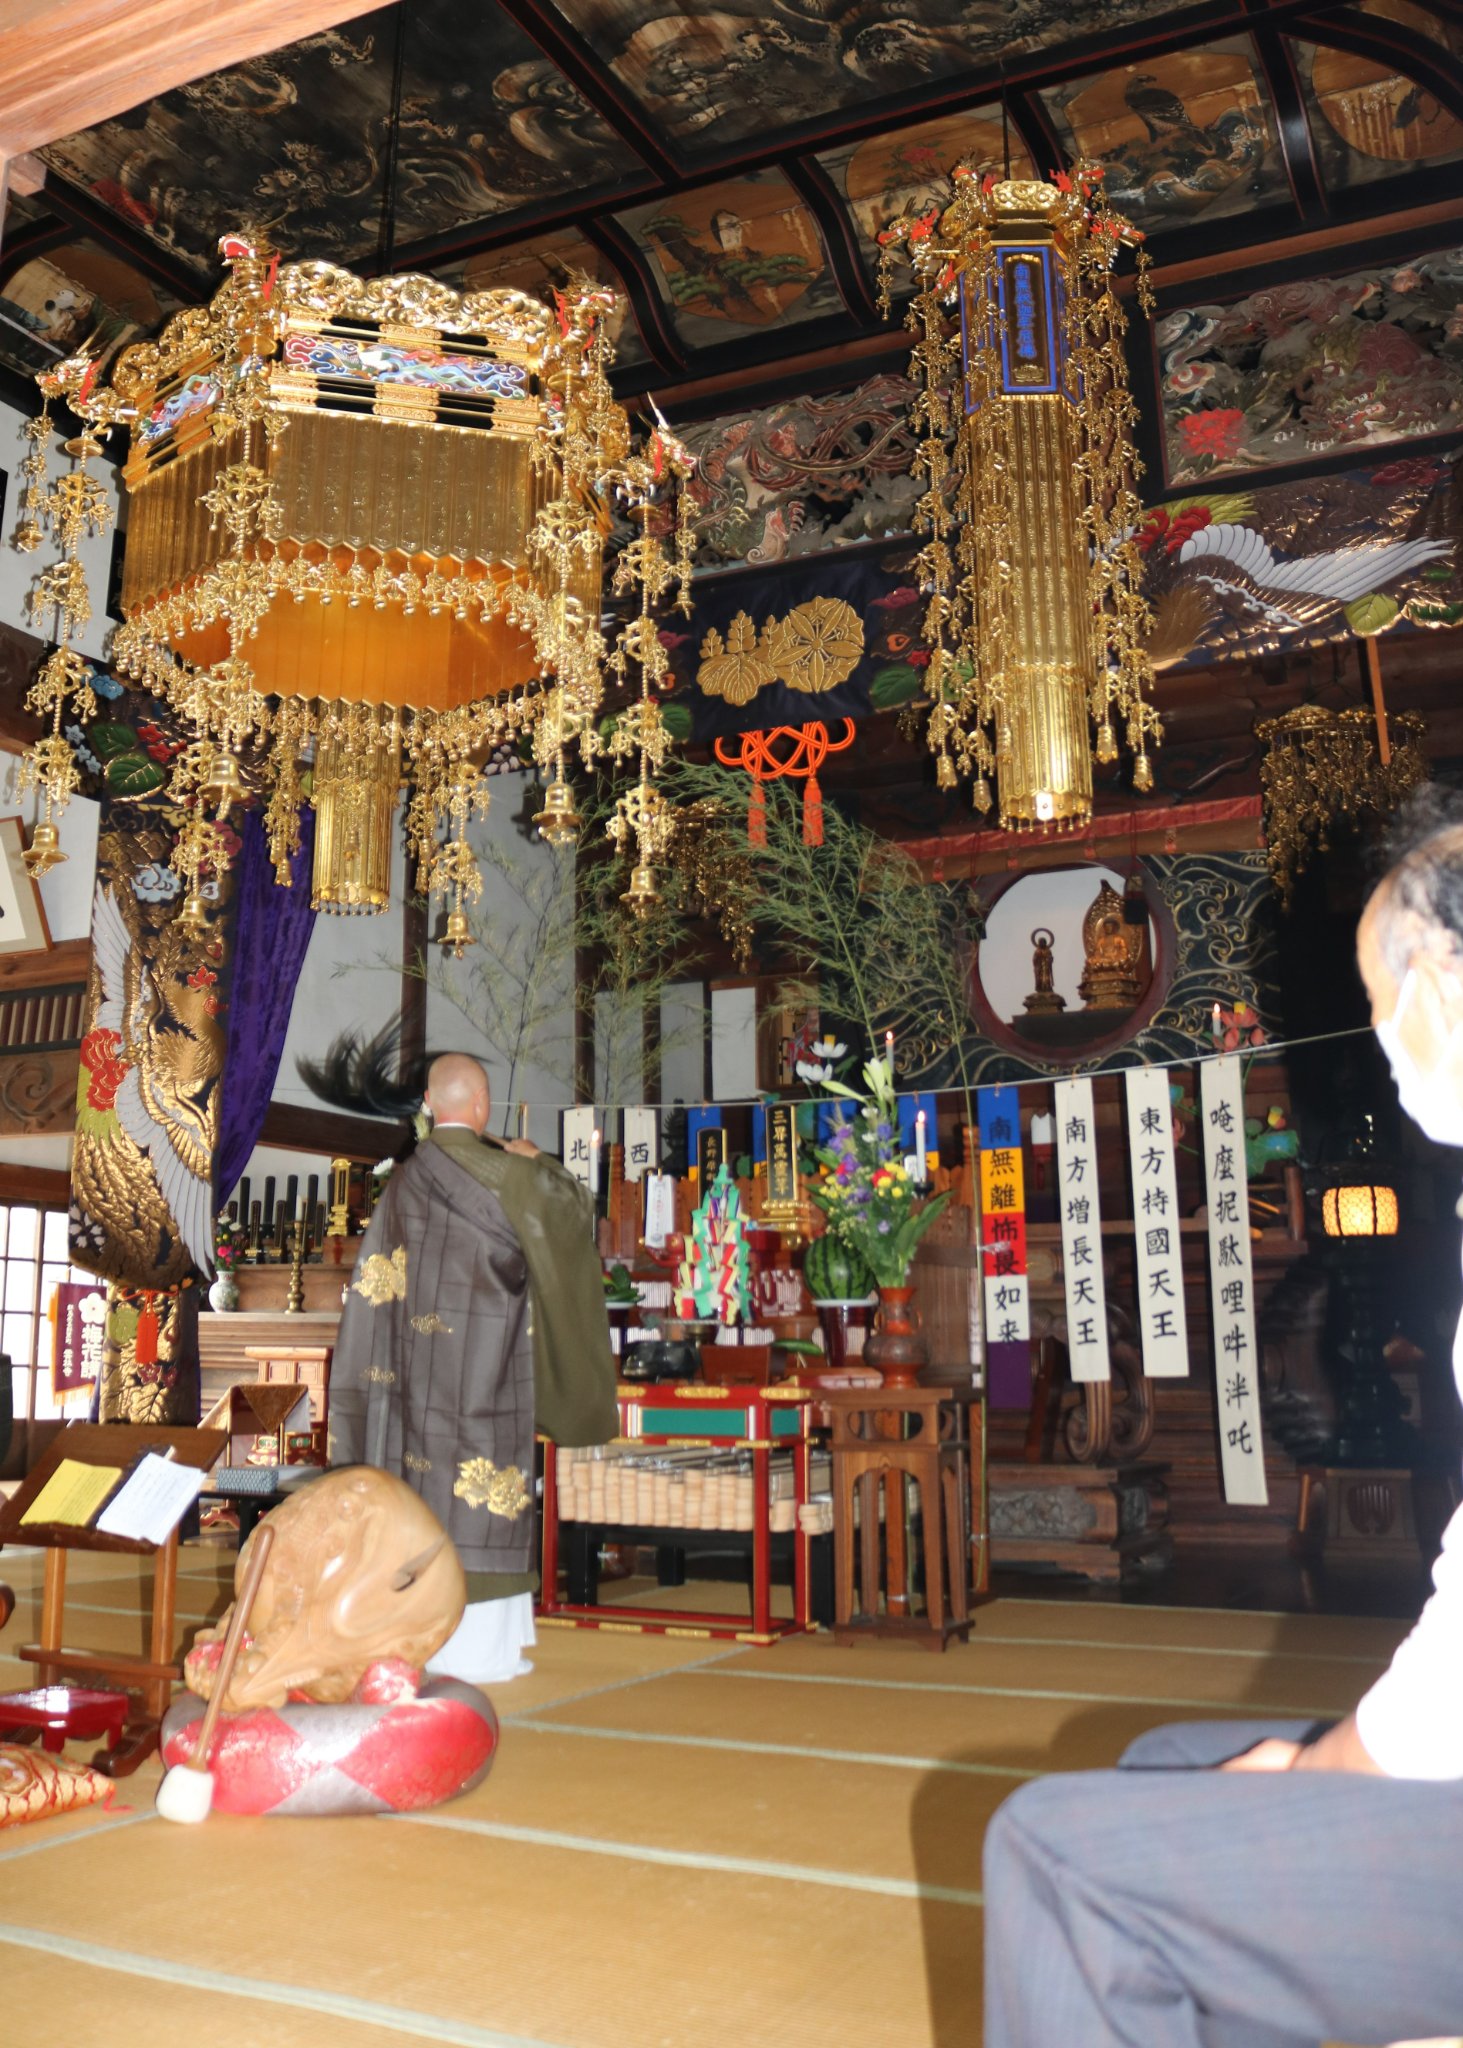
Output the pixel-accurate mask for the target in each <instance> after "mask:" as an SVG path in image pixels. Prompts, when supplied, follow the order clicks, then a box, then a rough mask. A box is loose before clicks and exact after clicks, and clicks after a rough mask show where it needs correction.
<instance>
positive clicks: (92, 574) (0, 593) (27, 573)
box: [0, 403, 117, 659]
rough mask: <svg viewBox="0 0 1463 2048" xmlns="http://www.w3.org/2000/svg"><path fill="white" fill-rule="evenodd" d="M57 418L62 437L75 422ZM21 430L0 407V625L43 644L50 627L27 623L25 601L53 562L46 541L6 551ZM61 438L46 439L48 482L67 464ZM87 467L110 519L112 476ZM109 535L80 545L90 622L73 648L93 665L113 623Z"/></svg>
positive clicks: (16, 497) (9, 410) (101, 466)
mask: <svg viewBox="0 0 1463 2048" xmlns="http://www.w3.org/2000/svg"><path fill="white" fill-rule="evenodd" d="M60 417H61V419H62V421H63V423H64V424H65V425H66V429H67V432H68V433H69V432H70V431H72V430H73V429H74V428H75V426H76V425H77V422H76V421H75V420H73V419H72V418H71V416H70V415H69V414H68V413H66V412H65V410H64V408H63V409H61V413H60ZM23 424H24V414H22V413H19V412H17V411H16V410H15V408H14V407H13V406H10V405H5V404H4V403H0V469H3V470H4V471H5V473H6V478H7V482H6V487H5V514H4V526H3V531H0V619H3V620H4V621H5V623H6V625H9V626H18V627H19V628H20V630H21V631H22V632H24V633H34V634H36V635H37V637H38V638H40V639H42V640H47V641H49V639H50V636H51V621H50V620H49V619H47V620H43V621H40V622H37V621H36V620H34V619H32V617H31V615H30V609H29V607H28V605H27V604H26V596H27V594H28V592H29V590H30V587H31V584H32V582H33V581H34V579H35V577H36V575H37V573H38V571H40V570H41V569H44V568H45V567H46V565H47V564H48V563H49V562H52V561H54V560H55V558H56V554H55V546H54V543H53V542H52V540H51V537H50V535H49V534H47V536H46V537H45V539H43V540H42V542H41V545H40V546H39V547H38V548H37V549H36V550H35V552H34V553H33V554H29V555H23V554H20V553H18V552H17V550H16V549H15V548H13V547H12V546H11V545H10V536H11V534H12V533H13V532H14V530H15V519H16V511H17V508H18V506H19V504H20V487H21V482H22V478H21V474H20V465H21V461H22V459H23V457H24V456H25V454H26V452H27V450H28V449H29V447H30V443H29V442H28V441H27V440H25V438H24V437H23V435H22V433H21V427H22V425H23ZM62 438H63V437H62V435H61V434H59V433H58V434H55V435H53V436H52V439H51V446H50V451H49V455H48V458H47V460H48V464H49V474H50V476H51V478H52V480H53V481H54V480H55V478H56V477H58V476H59V475H60V474H61V473H62V471H63V470H64V469H65V468H66V467H68V466H69V464H70V461H71V458H70V456H69V455H67V454H65V453H64V452H63V450H62V447H61V441H62ZM91 467H92V473H93V475H95V476H97V477H100V479H101V480H102V482H103V483H105V484H106V486H107V493H108V496H109V498H110V499H111V503H112V512H113V517H114V518H115V516H116V508H117V485H116V471H115V470H114V469H113V467H112V465H111V464H110V463H109V462H106V461H94V462H93V463H92V466H91ZM113 533H114V529H113V528H111V527H109V528H108V529H107V531H106V532H105V533H103V534H101V535H99V536H97V537H96V538H94V539H91V540H86V541H83V543H82V547H81V560H82V564H83V566H84V567H85V569H86V580H87V584H88V586H89V588H90V590H91V609H92V616H91V620H90V623H89V624H88V625H87V627H86V629H85V631H84V632H82V633H79V634H78V635H77V637H76V639H75V641H74V642H73V645H75V646H76V647H78V648H80V650H81V652H82V653H83V654H88V655H90V656H92V658H93V659H100V658H101V656H102V654H103V652H104V650H105V647H106V640H107V635H108V634H109V633H110V632H111V630H112V626H113V624H114V623H115V622H114V621H113V620H112V619H109V618H108V617H107V614H106V602H107V579H108V577H109V576H110V574H111V567H112V539H113Z"/></svg>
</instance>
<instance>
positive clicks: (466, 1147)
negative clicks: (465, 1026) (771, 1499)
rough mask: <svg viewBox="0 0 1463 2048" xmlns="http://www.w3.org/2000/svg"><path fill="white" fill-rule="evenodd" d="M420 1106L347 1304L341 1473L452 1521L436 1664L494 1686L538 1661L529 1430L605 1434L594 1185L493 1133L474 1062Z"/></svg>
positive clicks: (459, 1061) (563, 1436) (336, 1446)
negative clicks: (374, 1479)
mask: <svg viewBox="0 0 1463 2048" xmlns="http://www.w3.org/2000/svg"><path fill="white" fill-rule="evenodd" d="M425 1105H426V1108H427V1109H428V1111H429V1112H430V1113H431V1117H432V1134H431V1136H430V1137H429V1138H428V1139H427V1141H426V1142H425V1143H424V1144H422V1145H419V1146H418V1147H417V1149H416V1150H415V1152H413V1153H412V1155H411V1157H410V1158H409V1159H407V1160H406V1161H405V1163H404V1164H402V1165H400V1166H397V1167H395V1168H394V1169H393V1171H392V1174H391V1177H390V1179H389V1180H388V1181H387V1183H386V1190H385V1193H384V1194H383V1195H382V1197H381V1200H380V1203H379V1204H378V1205H377V1209H376V1213H375V1215H374V1216H373V1217H372V1219H371V1225H370V1228H369V1229H368V1231H367V1232H366V1235H365V1237H364V1238H363V1239H362V1242H361V1248H360V1253H359V1256H358V1258H357V1260H356V1268H355V1277H354V1279H353V1280H352V1282H351V1286H350V1291H349V1293H348V1295H347V1297H346V1305H345V1310H344V1312H343V1314H342V1316H341V1321H340V1335H339V1338H338V1339H337V1343H336V1351H335V1360H334V1364H333V1367H332V1371H331V1377H330V1462H331V1464H332V1465H348V1464H367V1465H376V1466H379V1467H380V1468H381V1469H382V1470H383V1471H386V1472H394V1473H395V1474H397V1476H398V1477H399V1478H402V1479H404V1480H405V1481H406V1483H407V1484H408V1486H411V1487H414V1488H415V1489H416V1491H417V1492H418V1493H419V1494H420V1495H421V1496H422V1498H423V1500H425V1501H426V1502H427V1504H428V1506H429V1507H431V1508H432V1509H433V1511H434V1512H435V1514H436V1515H437V1517H438V1519H439V1520H440V1521H441V1522H442V1524H443V1526H444V1527H445V1528H446V1530H447V1533H448V1534H449V1535H450V1536H451V1538H452V1541H453V1542H454V1544H455V1545H456V1546H457V1551H458V1555H459V1556H460V1557H461V1559H462V1563H463V1567H464V1569H465V1571H466V1573H467V1598H468V1606H467V1612H466V1613H465V1614H464V1615H463V1618H462V1622H461V1625H460V1626H459V1628H458V1630H457V1633H456V1634H455V1635H454V1636H453V1637H452V1638H451V1640H450V1641H449V1642H447V1643H446V1644H445V1645H444V1647H443V1648H442V1649H441V1650H440V1651H439V1652H438V1653H437V1655H436V1656H435V1657H434V1658H433V1659H432V1661H431V1663H430V1665H429V1666H428V1668H429V1670H432V1671H435V1672H439V1673H442V1674H443V1675H445V1676H447V1677H450V1678H461V1679H466V1680H467V1681H469V1682H470V1683H473V1684H479V1685H484V1684H488V1683H490V1682H501V1681H502V1680H504V1679H509V1678H515V1677H517V1676H519V1675H520V1673H522V1672H524V1671H527V1670H529V1669H531V1666H529V1665H528V1664H527V1663H526V1662H525V1660H524V1659H523V1657H522V1655H521V1652H522V1651H523V1649H524V1648H526V1647H527V1646H528V1645H530V1644H531V1643H532V1642H533V1640H534V1630H533V1594H534V1591H535V1590H536V1588H537V1585H538V1573H537V1570H536V1569H535V1563H534V1548H535V1546H534V1531H535V1516H534V1434H535V1430H536V1429H539V1430H542V1431H543V1433H544V1434H545V1435H546V1436H549V1437H552V1438H553V1440H554V1442H555V1443H558V1444H565V1445H574V1446H582V1445H590V1444H602V1443H606V1442H608V1441H609V1439H610V1438H611V1437H613V1436H614V1435H615V1434H616V1433H617V1431H618V1429H619V1410H618V1408H617V1406H616V1402H615V1361H614V1355H613V1353H612V1351H611V1348H610V1334H609V1317H608V1315H607V1314H606V1311H605V1305H604V1284H603V1280H602V1278H601V1272H600V1262H599V1257H598V1254H597V1253H596V1251H595V1247H594V1237H593V1231H592V1225H593V1220H594V1219H593V1208H592V1203H591V1200H590V1197H589V1194H588V1192H587V1191H586V1190H585V1189H584V1188H582V1187H580V1185H579V1183H578V1182H577V1181H576V1180H574V1179H573V1178H572V1176H571V1175H569V1174H567V1173H566V1172H565V1171H564V1169H563V1167H561V1166H560V1165H559V1163H558V1161H557V1160H555V1159H549V1158H546V1157H544V1156H543V1155H542V1154H540V1153H539V1152H538V1150H537V1148H536V1147H534V1146H532V1145H529V1144H528V1143H527V1141H526V1140H519V1139H515V1140H513V1141H512V1142H511V1143H509V1144H507V1145H503V1144H499V1143H497V1142H496V1141H494V1140H486V1141H485V1139H484V1136H483V1133H484V1131H485V1130H486V1128H487V1122H488V1115H489V1111H490V1108H491V1101H490V1097H489V1092H488V1077H487V1075H486V1074H485V1073H484V1072H483V1069H482V1068H481V1067H480V1066H479V1064H478V1063H477V1061H476V1060H470V1059H466V1058H464V1057H463V1056H462V1055H460V1054H456V1053H449V1054H445V1055H444V1056H443V1057H442V1058H441V1059H438V1060H435V1061H434V1062H433V1063H432V1067H431V1070H430V1072H429V1074H428V1077H427V1091H426V1096H425Z"/></svg>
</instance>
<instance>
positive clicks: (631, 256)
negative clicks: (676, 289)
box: [577, 216, 686, 382]
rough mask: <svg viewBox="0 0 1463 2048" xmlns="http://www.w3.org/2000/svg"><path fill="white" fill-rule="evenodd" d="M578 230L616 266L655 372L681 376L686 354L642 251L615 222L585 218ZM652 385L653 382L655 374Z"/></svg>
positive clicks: (684, 366)
mask: <svg viewBox="0 0 1463 2048" xmlns="http://www.w3.org/2000/svg"><path fill="white" fill-rule="evenodd" d="M577 226H578V228H579V232H580V233H581V234H582V235H583V236H584V238H585V240H586V241H587V242H589V243H590V244H591V245H592V246H593V247H594V248H596V249H598V250H599V252H600V254H601V255H602V256H605V257H607V258H608V260H609V261H610V262H611V263H612V264H613V265H614V266H615V269H616V271H617V272H618V274H619V276H620V279H621V281H622V282H623V284H624V287H625V293H626V296H627V297H628V299H629V301H630V306H631V310H632V311H633V313H634V315H635V320H636V324H637V325H638V327H639V329H640V338H641V340H642V341H643V342H644V343H645V346H646V348H647V349H648V350H649V351H650V355H651V359H652V362H653V364H654V366H655V368H656V369H658V370H660V371H661V372H662V373H663V374H664V375H665V376H667V377H679V376H682V375H684V373H685V368H686V355H685V350H684V349H683V348H682V346H681V339H680V336H679V335H678V334H677V333H676V331H675V326H674V324H673V322H672V320H671V316H670V314H669V313H668V312H667V310H666V306H665V302H664V300H663V299H662V298H661V295H660V290H659V287H658V286H657V284H656V282H655V279H654V278H653V277H652V275H651V272H650V264H649V262H648V261H647V259H646V257H645V256H644V255H643V254H642V252H641V250H640V249H639V248H638V247H637V245H636V244H635V243H634V242H633V241H632V240H631V238H630V236H629V235H627V234H626V233H625V230H624V229H623V228H622V227H621V226H620V224H619V222H618V221H615V220H591V219H590V218H588V217H587V216H585V217H584V218H582V219H580V220H579V221H578V223H577ZM651 381H652V382H653V381H654V372H652V377H651Z"/></svg>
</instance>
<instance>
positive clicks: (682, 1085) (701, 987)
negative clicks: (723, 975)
mask: <svg viewBox="0 0 1463 2048" xmlns="http://www.w3.org/2000/svg"><path fill="white" fill-rule="evenodd" d="M706 1029H707V1012H706V984H705V983H704V982H700V981H680V982H675V983H673V984H672V985H671V987H670V988H668V989H667V990H666V991H665V993H664V995H663V996H662V997H661V999H660V1097H661V1101H662V1102H665V1103H675V1102H689V1103H695V1102H700V1101H701V1099H702V1097H703V1096H704V1095H705V1093H706Z"/></svg>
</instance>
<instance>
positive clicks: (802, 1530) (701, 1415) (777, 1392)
mask: <svg viewBox="0 0 1463 2048" xmlns="http://www.w3.org/2000/svg"><path fill="white" fill-rule="evenodd" d="M815 1399H816V1395H814V1394H813V1393H810V1392H809V1391H808V1390H807V1389H805V1388H802V1387H749V1386H732V1387H703V1386H685V1385H681V1384H675V1385H666V1386H653V1387H631V1386H621V1387H620V1389H619V1402H620V1435H619V1438H618V1439H617V1442H618V1443H619V1444H621V1445H625V1444H631V1443H633V1444H635V1445H637V1446H644V1447H645V1448H646V1449H650V1448H651V1447H660V1448H662V1449H665V1450H667V1451H670V1450H706V1451H746V1452H747V1453H748V1454H749V1455H750V1459H751V1466H752V1475H751V1476H752V1514H751V1527H750V1531H747V1530H745V1529H744V1530H743V1531H742V1532H741V1533H740V1537H738V1536H734V1535H731V1534H728V1536H727V1542H728V1544H735V1543H737V1542H738V1541H740V1542H741V1543H742V1544H745V1543H747V1542H750V1546H751V1553H752V1615H751V1627H750V1628H748V1627H747V1626H746V1625H745V1624H744V1623H742V1622H740V1621H738V1620H737V1619H736V1618H735V1616H732V1615H728V1614H706V1613H702V1612H699V1611H695V1610H689V1609H684V1608H676V1609H670V1608H664V1607H628V1606H626V1607H613V1606H601V1605H599V1604H598V1603H595V1604H592V1605H591V1604H584V1603H582V1602H574V1601H573V1600H570V1599H561V1598H560V1596H559V1561H560V1552H561V1547H562V1543H563V1535H562V1532H561V1529H560V1524H559V1490H558V1456H557V1453H556V1451H555V1448H554V1446H553V1445H552V1444H549V1443H546V1444H545V1446H544V1498H543V1567H542V1577H543V1590H542V1592H541V1594H540V1605H539V1618H540V1620H542V1621H545V1622H554V1623H561V1624H566V1625H568V1626H571V1627H576V1626H577V1627H581V1628H612V1629H620V1630H625V1629H629V1630H634V1631H639V1630H642V1629H644V1630H651V1631H662V1632H664V1633H666V1634H669V1635H696V1636H728V1637H731V1638H733V1639H734V1640H735V1641H737V1642H739V1643H756V1644H759V1645H763V1646H765V1645H767V1644H770V1643H775V1642H776V1641H777V1640H778V1638H779V1637H781V1636H786V1635H797V1634H800V1633H802V1632H803V1631H804V1630H806V1629H809V1628H811V1627H812V1595H811V1585H812V1577H811V1551H812V1544H813V1540H814V1539H813V1536H812V1534H811V1533H810V1531H809V1530H808V1528H807V1527H806V1521H807V1517H806V1516H805V1515H804V1514H803V1512H802V1511H803V1509H804V1508H805V1507H806V1506H807V1503H808V1463H809V1444H808V1436H809V1420H810V1416H811V1413H812V1408H813V1403H814V1400H815ZM778 1450H786V1451H790V1452H791V1454H792V1475H793V1496H792V1507H793V1516H792V1522H793V1526H792V1528H791V1530H790V1531H789V1534H788V1538H787V1539H785V1540H787V1541H790V1544H791V1550H792V1562H793V1613H792V1619H791V1620H790V1621H786V1620H782V1619H774V1617H773V1613H772V1551H773V1540H774V1539H773V1535H772V1487H771V1466H772V1456H773V1453H774V1452H775V1451H778ZM570 1526H573V1525H570ZM588 1526H589V1527H591V1528H593V1529H594V1530H595V1531H596V1533H597V1534H598V1533H602V1536H603V1540H606V1541H608V1542H611V1543H636V1544H641V1543H644V1544H655V1545H657V1546H664V1547H672V1546H674V1545H675V1544H676V1541H677V1539H678V1538H679V1539H680V1541H681V1543H682V1544H685V1543H686V1542H687V1539H688V1538H690V1537H691V1536H692V1535H693V1534H694V1533H695V1532H694V1530H693V1529H692V1528H688V1527H686V1526H684V1525H681V1526H657V1525H655V1524H650V1525H647V1526H639V1525H637V1526H628V1525H626V1524H623V1523H619V1522H615V1523H609V1522H606V1523H603V1524H600V1523H594V1524H591V1525H588ZM778 1540H779V1541H783V1540H784V1539H778Z"/></svg>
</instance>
